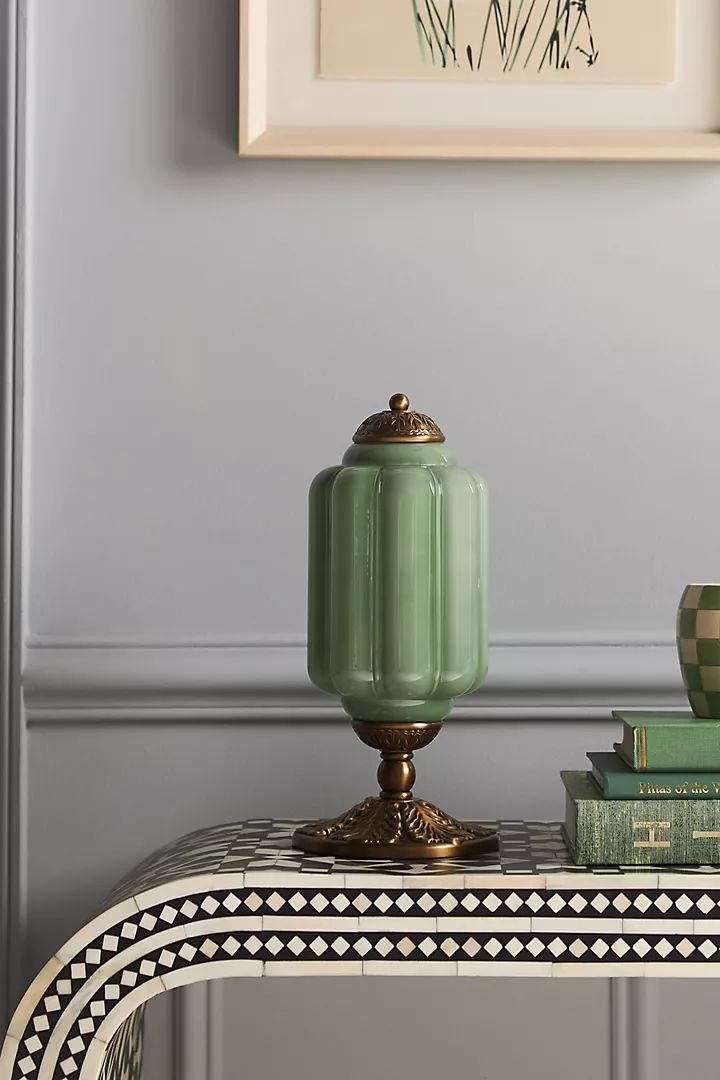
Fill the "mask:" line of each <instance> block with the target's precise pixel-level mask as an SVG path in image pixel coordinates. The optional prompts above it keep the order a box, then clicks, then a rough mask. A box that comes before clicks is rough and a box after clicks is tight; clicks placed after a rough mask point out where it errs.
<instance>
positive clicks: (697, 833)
mask: <svg viewBox="0 0 720 1080" xmlns="http://www.w3.org/2000/svg"><path fill="white" fill-rule="evenodd" d="M560 775H561V777H562V781H563V783H564V785H565V790H566V793H567V796H566V809H565V840H566V843H567V845H568V848H569V850H570V854H571V856H572V858H573V859H574V861H575V862H576V863H579V864H580V865H582V866H659V865H675V866H683V865H686V866H694V865H696V864H698V863H701V864H703V865H710V866H712V865H718V864H720V800H717V799H695V800H693V799H603V797H602V795H601V793H600V791H599V789H598V787H597V784H596V783H595V782H594V781H593V779H592V776H591V774H590V773H586V772H563V773H561V774H560Z"/></svg>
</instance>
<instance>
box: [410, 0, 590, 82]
mask: <svg viewBox="0 0 720 1080" xmlns="http://www.w3.org/2000/svg"><path fill="white" fill-rule="evenodd" d="M477 3H478V8H479V10H480V14H481V15H482V19H481V22H480V24H479V25H480V26H481V31H480V33H479V36H478V37H477V39H476V40H467V41H463V40H460V39H459V35H458V29H457V17H456V8H455V0H410V4H411V15H412V18H413V21H414V23H415V31H416V34H417V40H418V48H419V50H420V56H421V58H422V60H423V62H424V63H427V64H432V65H433V66H436V67H439V68H445V69H448V70H453V71H454V70H456V69H457V68H459V67H461V66H463V65H464V66H465V68H466V70H469V71H472V72H475V71H478V72H482V70H483V66H484V65H485V66H487V65H488V63H492V64H493V65H497V63H498V62H499V63H500V65H501V69H502V72H503V73H513V72H515V71H516V70H519V69H522V70H523V71H531V70H537V71H538V72H542V71H546V70H549V69H553V70H555V71H558V72H560V71H569V70H571V69H572V68H574V67H586V68H589V67H592V66H593V65H594V64H595V63H596V62H597V59H598V56H599V49H598V46H597V44H596V41H595V37H594V35H593V25H592V14H591V8H592V4H593V0H477Z"/></svg>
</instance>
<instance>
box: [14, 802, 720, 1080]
mask: <svg viewBox="0 0 720 1080" xmlns="http://www.w3.org/2000/svg"><path fill="white" fill-rule="evenodd" d="M297 824H298V822H295V821H250V822H245V823H243V824H232V825H223V826H218V827H217V828H213V829H205V830H202V831H201V832H197V833H193V834H192V835H190V836H187V837H184V838H182V839H181V840H178V841H176V842H175V843H173V844H170V845H168V846H167V847H165V848H163V849H162V851H160V852H158V853H157V854H155V855H153V856H151V857H150V858H149V859H147V860H146V861H145V862H144V863H142V864H141V865H140V866H139V867H137V868H136V870H134V871H133V872H132V873H131V874H129V875H128V876H127V877H126V878H124V879H123V881H121V882H120V884H119V885H118V887H117V888H116V889H115V890H114V892H113V893H112V894H111V896H110V898H109V900H108V904H107V905H106V907H105V908H104V910H103V911H101V912H100V913H99V914H97V915H96V916H95V917H94V918H93V919H91V920H90V921H89V922H88V923H87V925H86V926H84V927H83V928H82V929H81V930H79V931H78V933H77V934H76V935H75V936H74V937H73V938H72V939H71V940H70V941H69V942H68V943H67V944H66V945H65V946H64V947H63V948H62V949H60V950H59V951H58V952H57V953H56V955H55V956H54V957H52V958H51V960H50V961H49V962H48V964H47V965H46V967H45V968H44V969H43V971H42V972H41V973H40V974H39V975H38V977H37V978H36V980H35V982H34V983H33V985H32V986H31V987H30V989H29V991H28V993H27V994H26V996H25V998H24V999H23V1001H22V1002H21V1004H20V1006H19V1007H18V1010H17V1012H16V1014H15V1016H14V1018H13V1020H12V1023H11V1025H10V1028H9V1030H8V1034H7V1038H6V1040H5V1044H4V1047H3V1051H2V1055H1V1056H0V1080H23V1078H26V1077H27V1078H31V1080H64V1078H66V1077H79V1078H80V1080H96V1078H98V1077H107V1078H108V1080H109V1078H110V1077H112V1078H113V1080H117V1078H121V1080H135V1078H136V1077H139V1075H140V1063H141V1058H142V1025H141V1016H142V1008H143V1005H144V1002H145V1001H147V1000H148V999H149V998H151V997H153V996H154V995H156V994H159V993H162V992H163V991H165V990H168V989H170V988H172V987H174V986H180V985H185V984H187V983H191V982H197V981H201V980H206V979H214V978H223V977H226V976H236V975H243V976H259V975H323V974H327V975H393V974H396V975H403V974H412V975H416V974H421V975H422V974H426V975H545V976H553V975H554V976H563V975H597V976H602V977H607V976H609V975H621V976H624V975H651V976H677V977H683V976H687V975H694V974H703V975H718V974H720V866H699V867H683V868H678V869H676V870H673V869H672V868H668V867H662V868H658V867H643V868H638V867H632V868H627V869H600V870H595V871H593V870H590V869H588V868H586V867H578V866H574V865H573V864H571V863H570V862H569V860H568V855H567V852H566V850H565V848H564V846H563V844H562V840H561V837H560V826H559V825H558V824H557V823H553V822H492V823H489V824H493V825H495V826H496V827H498V828H499V831H500V838H501V843H500V852H499V854H492V855H486V856H481V857H479V858H477V859H475V860H462V861H461V860H444V861H441V862H433V863H418V864H415V863H408V862H373V861H368V862H349V861H347V862H346V861H343V860H341V859H336V858H318V857H315V856H311V855H303V854H301V853H299V852H296V851H293V849H292V848H291V846H290V841H291V836H292V833H293V831H294V829H295V828H296V826H297Z"/></svg>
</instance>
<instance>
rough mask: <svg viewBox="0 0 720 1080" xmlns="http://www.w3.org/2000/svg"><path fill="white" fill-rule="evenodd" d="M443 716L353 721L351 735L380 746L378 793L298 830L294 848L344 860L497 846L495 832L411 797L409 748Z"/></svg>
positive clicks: (420, 857) (467, 852)
mask: <svg viewBox="0 0 720 1080" xmlns="http://www.w3.org/2000/svg"><path fill="white" fill-rule="evenodd" d="M441 727H442V721H435V722H433V723H400V722H395V723H371V722H369V721H364V720H353V728H354V729H355V732H356V734H357V735H358V737H359V738H360V739H362V741H363V742H364V743H365V744H366V745H367V746H371V747H373V749H375V750H379V751H380V753H381V755H382V761H381V762H380V766H379V768H378V774H377V775H378V783H379V784H380V788H381V791H380V795H379V796H377V797H370V798H367V799H364V800H363V801H362V802H361V803H358V804H357V806H353V808H352V809H351V810H348V811H347V812H346V813H344V814H342V815H341V816H340V817H338V818H335V819H333V820H330V821H318V822H315V823H314V824H312V825H305V826H303V827H302V828H300V829H298V830H297V831H296V832H295V835H294V836H293V847H295V848H299V849H300V850H301V851H309V852H313V853H314V854H316V855H337V856H340V857H342V858H345V859H402V860H408V859H409V860H411V861H413V862H416V861H417V862H422V861H424V860H426V859H444V858H449V857H455V858H460V857H462V858H467V857H468V856H472V855H479V854H481V853H483V852H486V851H496V850H497V846H498V840H497V833H495V832H493V831H492V829H486V828H483V827H482V826H474V825H463V824H462V823H461V822H459V821H456V820H455V818H453V817H450V815H449V814H446V813H445V812H444V811H443V810H439V809H438V807H436V806H433V804H432V803H429V802H425V800H424V799H415V798H413V794H412V786H413V784H414V782H415V766H414V764H413V760H412V759H413V752H414V751H415V750H420V749H421V748H422V747H423V746H427V745H428V743H430V742H432V740H433V739H434V738H435V736H436V735H438V734H439V732H440V728H441Z"/></svg>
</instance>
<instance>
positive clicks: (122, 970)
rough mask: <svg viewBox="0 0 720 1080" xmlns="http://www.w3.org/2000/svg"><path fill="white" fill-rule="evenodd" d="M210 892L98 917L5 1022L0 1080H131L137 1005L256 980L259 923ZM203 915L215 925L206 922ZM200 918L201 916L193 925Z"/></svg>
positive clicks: (141, 903)
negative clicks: (196, 986)
mask: <svg viewBox="0 0 720 1080" xmlns="http://www.w3.org/2000/svg"><path fill="white" fill-rule="evenodd" d="M232 884H233V883H232V881H229V882H228V885H230V890H228V888H227V886H226V887H224V888H222V889H221V890H218V891H217V893H216V894H215V892H214V891H212V892H209V893H208V892H205V891H201V892H199V893H197V894H195V896H194V897H193V896H187V895H182V889H183V887H184V883H183V886H180V887H179V888H178V891H179V892H181V895H180V896H179V897H178V898H177V899H173V898H168V896H167V892H166V891H165V892H164V895H163V896H162V898H161V897H158V896H157V893H154V894H153V893H152V892H150V893H147V894H145V896H143V897H132V898H130V899H128V900H125V901H123V902H121V903H119V904H116V905H115V906H114V907H113V908H110V909H109V910H108V911H105V912H103V913H102V914H101V915H99V916H97V917H96V918H95V919H94V920H93V921H92V922H91V923H89V924H88V925H87V926H86V927H84V928H83V929H82V930H80V931H79V932H78V933H77V934H76V935H75V937H74V938H72V939H71V940H70V941H69V942H68V943H67V945H65V946H64V947H63V948H62V949H61V950H59V952H58V953H57V954H56V956H54V957H53V958H52V959H51V960H50V961H49V962H48V964H46V966H45V967H44V968H43V970H42V971H41V972H40V974H39V975H38V976H37V978H36V979H35V981H34V982H33V984H32V985H31V987H30V989H29V990H28V991H27V993H26V994H25V996H24V998H23V1000H22V1002H21V1003H20V1005H19V1006H18V1009H17V1011H16V1013H15V1016H14V1017H13V1020H12V1022H11V1024H10V1027H9V1029H8V1034H7V1037H6V1040H5V1043H4V1045H3V1048H2V1052H1V1053H0V1080H68V1078H70V1080H137V1078H138V1076H139V1071H140V1065H141V1060H142V1021H143V1010H144V1006H145V1003H146V1002H147V1001H149V1000H150V998H152V997H155V996H156V995H158V994H162V993H164V992H165V991H166V990H170V989H172V988H174V987H176V986H185V985H188V984H189V983H194V982H202V981H206V980H209V979H218V978H231V977H237V976H259V975H262V973H263V962H262V960H260V959H238V958H237V954H239V955H240V956H242V955H243V954H244V955H245V956H246V957H248V956H253V955H254V954H255V953H256V952H257V950H258V948H259V944H260V943H259V942H258V940H257V938H256V937H255V931H256V930H257V928H258V927H259V925H260V923H261V920H260V918H258V917H244V916H238V915H231V916H228V911H230V910H233V909H234V908H235V907H236V903H239V902H236V897H235V894H234V893H233V892H232ZM210 913H212V915H214V916H215V917H212V916H211V917H210V918H208V917H207V915H208V914H210ZM199 916H205V917H204V918H199Z"/></svg>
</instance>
